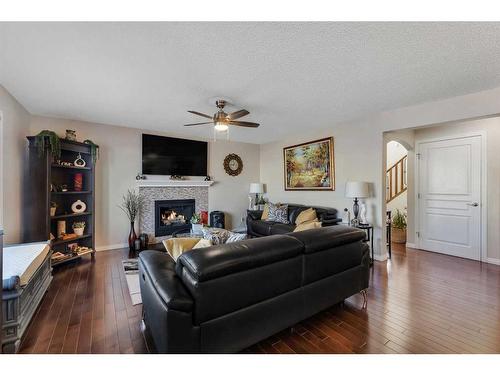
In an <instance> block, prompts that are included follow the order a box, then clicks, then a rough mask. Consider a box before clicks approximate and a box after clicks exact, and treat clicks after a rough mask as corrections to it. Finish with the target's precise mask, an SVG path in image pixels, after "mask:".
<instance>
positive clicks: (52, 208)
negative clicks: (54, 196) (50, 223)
mask: <svg viewBox="0 0 500 375" xmlns="http://www.w3.org/2000/svg"><path fill="white" fill-rule="evenodd" d="M56 210H57V203H56V202H50V216H56Z"/></svg>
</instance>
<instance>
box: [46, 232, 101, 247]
mask: <svg viewBox="0 0 500 375" xmlns="http://www.w3.org/2000/svg"><path fill="white" fill-rule="evenodd" d="M89 237H92V235H91V234H84V235H83V236H78V237H73V238H68V239H66V240H62V239H60V240H53V241H52V246H57V245H61V244H64V243H69V242H78V240H82V239H84V238H89Z"/></svg>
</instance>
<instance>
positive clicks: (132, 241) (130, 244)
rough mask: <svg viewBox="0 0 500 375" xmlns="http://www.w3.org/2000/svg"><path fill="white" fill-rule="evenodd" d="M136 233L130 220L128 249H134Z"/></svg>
mask: <svg viewBox="0 0 500 375" xmlns="http://www.w3.org/2000/svg"><path fill="white" fill-rule="evenodd" d="M136 239H137V235H136V234H135V228H134V222H133V221H131V222H130V233H129V235H128V248H129V250H130V251H132V252H133V251H135V240H136Z"/></svg>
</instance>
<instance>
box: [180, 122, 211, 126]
mask: <svg viewBox="0 0 500 375" xmlns="http://www.w3.org/2000/svg"><path fill="white" fill-rule="evenodd" d="M206 124H213V121H210V122H197V123H195V124H185V125H184V126H195V125H206Z"/></svg>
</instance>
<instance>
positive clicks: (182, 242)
mask: <svg viewBox="0 0 500 375" xmlns="http://www.w3.org/2000/svg"><path fill="white" fill-rule="evenodd" d="M199 241H200V239H199V238H191V237H181V238H169V239H168V240H163V246H165V249H166V250H167V253H168V255H170V256H171V257H172V259H173V260H174V262H177V258H179V257H180V256H181V255H182V254H183V253H185V252H186V251H190V250H192V249H193V247H194V246H195V245H196V244H197V243H198V242H199Z"/></svg>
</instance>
